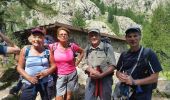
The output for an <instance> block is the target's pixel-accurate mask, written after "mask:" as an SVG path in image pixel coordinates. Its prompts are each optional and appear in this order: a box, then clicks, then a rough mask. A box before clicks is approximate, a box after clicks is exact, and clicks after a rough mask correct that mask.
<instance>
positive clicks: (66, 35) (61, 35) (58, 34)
mask: <svg viewBox="0 0 170 100" xmlns="http://www.w3.org/2000/svg"><path fill="white" fill-rule="evenodd" d="M58 36H68V35H67V34H58Z"/></svg>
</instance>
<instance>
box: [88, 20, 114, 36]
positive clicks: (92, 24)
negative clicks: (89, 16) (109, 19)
mask: <svg viewBox="0 0 170 100" xmlns="http://www.w3.org/2000/svg"><path fill="white" fill-rule="evenodd" d="M86 23H87V29H91V28H97V29H100V32H101V33H106V34H110V35H116V34H115V33H114V32H112V31H111V29H110V28H109V27H108V26H107V25H106V23H104V22H102V21H94V20H86Z"/></svg>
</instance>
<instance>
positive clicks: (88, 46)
mask: <svg viewBox="0 0 170 100" xmlns="http://www.w3.org/2000/svg"><path fill="white" fill-rule="evenodd" d="M91 51H92V50H90V45H89V44H88V45H87V46H86V48H85V52H86V55H85V58H86V59H87V58H88V55H89V53H90V52H91Z"/></svg>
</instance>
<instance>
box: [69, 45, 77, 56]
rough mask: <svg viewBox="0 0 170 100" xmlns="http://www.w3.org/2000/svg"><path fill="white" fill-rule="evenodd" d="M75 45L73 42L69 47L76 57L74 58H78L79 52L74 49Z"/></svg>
mask: <svg viewBox="0 0 170 100" xmlns="http://www.w3.org/2000/svg"><path fill="white" fill-rule="evenodd" d="M73 45H74V43H72V42H71V43H69V46H70V48H71V50H72V51H73V56H74V57H77V52H76V50H75V49H74V46H73Z"/></svg>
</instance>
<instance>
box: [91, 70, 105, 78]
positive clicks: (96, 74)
mask: <svg viewBox="0 0 170 100" xmlns="http://www.w3.org/2000/svg"><path fill="white" fill-rule="evenodd" d="M90 77H91V78H92V79H99V78H102V77H103V76H102V74H101V73H100V72H99V71H97V70H95V69H92V70H91V71H90Z"/></svg>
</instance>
